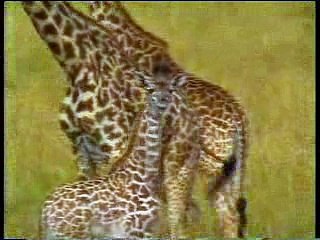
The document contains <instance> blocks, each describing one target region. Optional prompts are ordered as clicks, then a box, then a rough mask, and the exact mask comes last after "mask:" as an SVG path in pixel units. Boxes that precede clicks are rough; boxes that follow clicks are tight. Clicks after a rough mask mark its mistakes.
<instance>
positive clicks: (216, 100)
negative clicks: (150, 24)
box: [90, 1, 248, 237]
mask: <svg viewBox="0 0 320 240" xmlns="http://www.w3.org/2000/svg"><path fill="white" fill-rule="evenodd" d="M90 15H91V16H92V17H93V18H94V19H95V20H96V21H97V22H99V23H101V24H102V25H103V26H104V27H106V29H108V30H111V31H113V32H115V33H116V34H117V40H118V42H119V43H120V44H121V45H122V46H123V47H124V50H125V51H126V54H127V55H128V58H130V59H132V60H131V61H133V62H135V63H136V66H137V68H138V69H140V70H143V71H147V72H150V71H151V69H152V67H153V63H154V59H157V58H158V57H159V55H161V54H164V52H165V53H166V54H168V55H169V53H168V44H167V43H166V42H165V41H164V40H162V39H160V38H159V37H157V36H155V35H154V34H152V33H150V32H147V31H145V30H144V29H143V28H142V27H141V26H139V25H138V24H137V23H136V22H135V21H134V20H133V18H132V17H131V16H130V14H129V13H128V12H127V11H126V9H125V8H124V6H123V5H122V4H121V3H120V2H118V1H99V2H98V1H97V2H91V4H90ZM167 57H168V58H170V57H169V56H167ZM172 65H174V66H175V67H176V68H177V69H178V70H177V72H179V77H180V78H181V79H183V81H186V82H187V83H186V84H185V85H184V86H183V87H182V88H183V91H184V92H185V94H186V96H187V99H188V100H189V103H190V105H191V106H192V108H193V109H194V110H195V111H196V112H197V113H198V116H199V124H200V139H201V148H202V150H201V160H200V164H199V165H200V166H199V170H200V171H201V172H204V173H205V174H207V175H208V176H213V177H215V179H216V181H213V182H212V183H211V186H209V197H210V198H211V200H213V201H214V203H215V205H216V207H217V212H218V214H219V218H220V223H221V231H222V234H223V236H225V237H237V236H238V237H244V235H245V234H246V233H245V231H246V229H245V227H246V214H245V208H246V200H245V198H244V196H243V191H244V186H243V182H244V171H245V159H246V157H247V151H248V134H247V132H248V130H247V128H248V120H247V118H246V114H245V111H244V109H243V108H242V106H241V105H240V104H239V103H238V102H237V101H236V100H235V98H234V97H233V96H232V95H230V94H229V93H228V92H227V91H225V90H224V89H222V88H221V87H219V86H217V85H214V84H211V83H208V82H205V81H203V80H202V79H199V78H197V77H196V76H194V75H192V74H189V73H187V72H184V70H183V69H181V68H180V67H179V66H178V65H177V64H176V63H175V62H172ZM221 169H222V170H223V171H220V170H221Z"/></svg>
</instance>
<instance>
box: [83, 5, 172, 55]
mask: <svg viewBox="0 0 320 240" xmlns="http://www.w3.org/2000/svg"><path fill="white" fill-rule="evenodd" d="M89 9H90V15H91V16H92V17H93V18H94V19H97V20H98V21H99V22H100V23H101V24H102V25H103V26H104V27H106V28H107V29H110V30H112V31H116V32H117V35H118V36H121V38H126V37H128V36H129V37H131V38H132V39H133V38H135V39H136V40H138V41H141V40H143V42H148V43H152V44H153V45H155V46H158V47H161V48H163V49H167V48H168V44H167V42H165V41H164V40H162V39H161V38H158V37H157V36H155V35H154V34H152V33H150V32H147V31H145V30H144V29H143V28H142V27H141V26H140V25H138V24H137V23H136V22H135V21H134V20H133V18H132V17H131V16H130V14H129V13H128V12H127V11H126V9H125V8H124V7H123V6H122V4H121V3H120V2H119V1H94V2H92V3H91V4H90V8H89ZM141 36H142V38H141ZM119 38H120V37H119ZM144 39H146V41H145V40H144Z"/></svg>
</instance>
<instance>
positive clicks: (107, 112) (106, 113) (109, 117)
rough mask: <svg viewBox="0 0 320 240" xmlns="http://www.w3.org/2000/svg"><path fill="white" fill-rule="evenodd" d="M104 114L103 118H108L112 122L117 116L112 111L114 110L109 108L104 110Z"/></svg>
mask: <svg viewBox="0 0 320 240" xmlns="http://www.w3.org/2000/svg"><path fill="white" fill-rule="evenodd" d="M104 114H105V116H107V117H108V119H110V120H113V118H114V116H116V115H117V112H116V111H114V108H111V107H110V108H107V109H105V110H104Z"/></svg>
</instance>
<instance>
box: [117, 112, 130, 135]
mask: <svg viewBox="0 0 320 240" xmlns="http://www.w3.org/2000/svg"><path fill="white" fill-rule="evenodd" d="M118 125H119V127H120V128H121V129H122V130H123V131H124V132H128V126H127V124H126V119H125V117H124V116H123V115H122V114H121V115H120V116H119V118H118Z"/></svg>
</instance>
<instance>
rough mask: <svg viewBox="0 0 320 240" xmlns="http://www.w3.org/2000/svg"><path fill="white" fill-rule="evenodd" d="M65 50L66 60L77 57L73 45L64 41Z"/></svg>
mask: <svg viewBox="0 0 320 240" xmlns="http://www.w3.org/2000/svg"><path fill="white" fill-rule="evenodd" d="M63 49H64V51H65V56H66V58H74V57H75V52H74V48H73V46H72V43H70V42H66V41H64V42H63Z"/></svg>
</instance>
